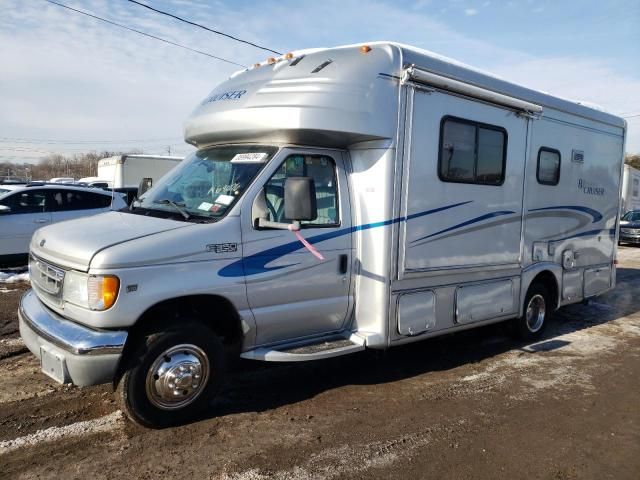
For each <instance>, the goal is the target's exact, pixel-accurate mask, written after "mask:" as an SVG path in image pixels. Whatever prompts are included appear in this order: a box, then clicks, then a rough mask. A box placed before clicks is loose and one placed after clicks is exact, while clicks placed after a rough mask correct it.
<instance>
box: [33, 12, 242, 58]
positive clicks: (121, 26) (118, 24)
mask: <svg viewBox="0 0 640 480" xmlns="http://www.w3.org/2000/svg"><path fill="white" fill-rule="evenodd" d="M44 1H45V2H48V3H51V4H53V5H57V6H59V7H62V8H66V9H67V10H71V11H72V12H76V13H80V14H82V15H86V16H87V17H91V18H95V19H96V20H100V21H101V22H105V23H108V24H109V25H114V26H116V27H120V28H124V29H125V30H129V31H130V32H135V33H139V34H140V35H144V36H145V37H149V38H153V39H154V40H159V41H161V42H164V43H168V44H169V45H173V46H176V47H180V48H184V49H185V50H189V51H190V52H194V53H199V54H200V55H205V56H207V57H211V58H214V59H216V60H220V61H221V62H226V63H230V64H232V65H237V66H239V67H242V68H247V66H246V65H242V64H241V63H236V62H233V61H231V60H227V59H226V58H222V57H217V56H215V55H212V54H210V53H207V52H203V51H202V50H196V49H195V48H191V47H187V46H185V45H181V44H179V43H175V42H172V41H170V40H167V39H165V38H161V37H157V36H155V35H151V34H150V33H145V32H142V31H140V30H136V29H135V28H131V27H127V26H125V25H122V24H120V23H116V22H112V21H111V20H107V19H106V18H102V17H98V16H97V15H92V14H91V13H88V12H84V11H82V10H77V9H75V8H72V7H69V6H68V5H64V4H62V3H58V2H54V1H53V0H44Z"/></svg>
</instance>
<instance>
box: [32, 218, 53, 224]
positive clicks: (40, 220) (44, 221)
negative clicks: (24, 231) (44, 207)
mask: <svg viewBox="0 0 640 480" xmlns="http://www.w3.org/2000/svg"><path fill="white" fill-rule="evenodd" d="M48 221H49V220H47V219H46V218H39V219H38V220H34V221H33V223H47V222H48Z"/></svg>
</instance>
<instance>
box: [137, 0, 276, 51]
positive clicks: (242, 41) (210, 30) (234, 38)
mask: <svg viewBox="0 0 640 480" xmlns="http://www.w3.org/2000/svg"><path fill="white" fill-rule="evenodd" d="M129 1H130V2H131V3H135V4H136V5H140V6H141V7H144V8H148V9H149V10H151V11H153V12H156V13H159V14H160V15H166V16H167V17H171V18H175V19H176V20H180V21H181V22H184V23H188V24H189V25H193V26H194V27H199V28H202V29H204V30H207V31H209V32H211V33H215V34H217V35H222V36H223V37H227V38H230V39H231V40H235V41H236V42H240V43H245V44H247V45H251V46H252V47H256V48H259V49H260V50H266V51H267V52H272V53H275V54H276V55H282V53H280V52H276V51H275V50H272V49H270V48H267V47H263V46H261V45H258V44H257V43H253V42H250V41H248V40H243V39H241V38H238V37H234V36H233V35H229V34H228V33H224V32H220V31H218V30H214V29H212V28H209V27H205V26H204V25H201V24H199V23H196V22H192V21H190V20H187V19H186V18H182V17H178V16H177V15H174V14H172V13H169V12H164V11H162V10H158V9H157V8H153V7H152V6H150V5H146V4H144V3H142V2H138V1H136V0H129Z"/></svg>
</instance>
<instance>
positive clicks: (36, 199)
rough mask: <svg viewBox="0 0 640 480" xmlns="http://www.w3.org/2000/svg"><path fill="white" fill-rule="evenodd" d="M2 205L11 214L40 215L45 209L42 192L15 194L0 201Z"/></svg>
mask: <svg viewBox="0 0 640 480" xmlns="http://www.w3.org/2000/svg"><path fill="white" fill-rule="evenodd" d="M2 205H5V206H7V207H9V208H10V209H11V213H12V214H14V213H15V214H17V213H42V212H44V211H45V207H46V196H45V192H44V191H42V190H29V191H26V192H24V191H22V192H16V193H14V194H13V195H9V196H8V197H6V198H5V199H3V200H2Z"/></svg>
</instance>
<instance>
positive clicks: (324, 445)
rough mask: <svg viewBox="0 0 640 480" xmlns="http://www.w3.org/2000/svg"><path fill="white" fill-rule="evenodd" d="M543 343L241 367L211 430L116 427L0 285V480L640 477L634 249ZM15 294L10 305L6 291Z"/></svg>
mask: <svg viewBox="0 0 640 480" xmlns="http://www.w3.org/2000/svg"><path fill="white" fill-rule="evenodd" d="M619 259H620V265H619V267H620V268H619V269H618V286H617V288H616V289H615V290H614V291H612V292H610V293H608V294H607V295H604V296H601V297H599V298H597V299H596V300H595V301H592V302H590V303H589V304H588V305H574V306H571V307H567V308H564V309H562V310H561V311H559V312H558V313H557V314H556V316H555V320H554V321H553V322H552V324H550V325H549V328H548V329H547V331H546V334H545V337H544V339H542V341H540V342H537V343H535V344H523V343H519V342H516V341H514V340H512V339H511V338H509V337H508V336H507V335H505V333H504V328H503V326H501V325H496V326H490V327H485V328H481V329H476V330H474V331H469V332H463V333H460V334H456V335H449V336H446V337H440V338H437V339H433V340H428V341H426V342H421V343H418V344H415V345H410V346H406V347H401V348H396V349H393V350H390V351H389V352H387V353H385V354H381V355H374V354H371V353H369V352H364V353H362V354H357V355H351V356H347V357H343V358H336V359H330V360H326V361H322V362H315V363H308V364H292V365H282V364H278V365H275V364H261V363H250V362H246V363H243V364H241V367H243V368H241V369H240V370H239V371H238V372H235V373H233V374H232V375H231V378H230V383H229V386H228V387H227V388H226V389H225V390H224V391H223V393H222V395H221V396H220V398H219V399H218V400H217V401H216V403H215V404H214V405H212V406H211V410H210V412H209V413H208V415H207V416H206V418H203V419H201V420H200V421H198V422H194V423H192V424H190V425H186V426H183V427H180V428H174V429H167V430H161V431H158V430H145V429H142V428H139V427H136V426H134V425H132V424H130V423H128V422H127V421H126V420H124V419H123V416H122V414H121V412H119V411H118V410H117V407H116V404H115V402H114V400H113V396H112V394H111V390H110V387H109V386H99V387H89V388H76V387H69V386H63V385H58V384H56V383H53V382H52V381H49V379H48V378H47V377H46V376H45V375H43V374H41V373H40V371H39V366H38V363H37V361H36V360H35V359H34V358H33V356H32V355H31V354H29V353H28V352H26V351H25V348H24V346H23V344H22V342H21V341H20V339H19V338H18V331H17V316H16V310H17V304H18V300H19V297H20V295H21V294H22V292H24V291H25V290H26V289H27V288H28V285H27V284H25V283H20V282H18V283H14V284H10V285H7V284H0V289H1V291H0V478H25V479H31V478H65V479H71V478H82V479H86V478H95V479H101V478H115V477H120V476H126V477H127V478H154V479H155V478H164V477H178V476H180V477H183V478H211V479H234V480H236V479H237V480H245V479H246V480H261V479H271V478H275V479H295V478H299V479H307V478H317V479H325V478H331V479H354V478H355V479H357V478H363V479H364V478H367V479H371V478H380V479H388V478H455V479H466V478H469V479H472V478H473V479H475V478H486V479H496V478H505V479H507V478H508V479H512V478H528V479H585V478H586V479H606V478H612V479H634V480H635V479H637V478H639V475H640V473H639V472H640V402H639V401H638V398H639V394H640V383H639V382H638V379H639V378H640V313H639V311H640V295H638V294H637V292H638V291H639V288H640V249H635V248H625V247H621V248H620V251H619ZM7 290H8V291H7Z"/></svg>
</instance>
